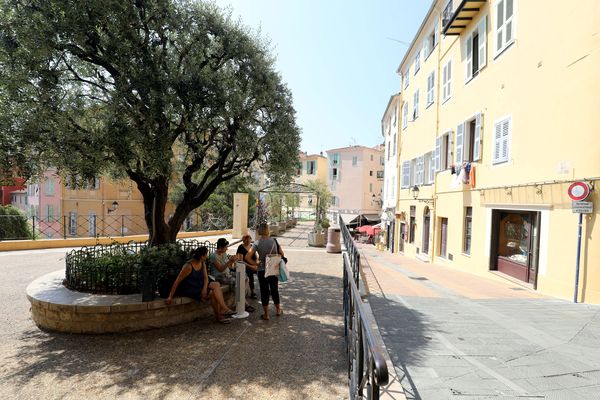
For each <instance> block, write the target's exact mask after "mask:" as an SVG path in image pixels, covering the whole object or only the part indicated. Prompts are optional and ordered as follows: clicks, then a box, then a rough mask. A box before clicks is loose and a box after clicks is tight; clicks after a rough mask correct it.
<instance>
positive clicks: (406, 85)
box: [404, 67, 410, 89]
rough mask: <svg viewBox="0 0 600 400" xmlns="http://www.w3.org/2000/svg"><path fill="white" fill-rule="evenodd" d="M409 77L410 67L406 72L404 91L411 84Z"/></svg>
mask: <svg viewBox="0 0 600 400" xmlns="http://www.w3.org/2000/svg"><path fill="white" fill-rule="evenodd" d="M409 76H410V67H409V68H408V69H407V70H406V73H405V74H404V89H406V88H407V87H408V85H409V83H410V82H409V81H410V79H409Z"/></svg>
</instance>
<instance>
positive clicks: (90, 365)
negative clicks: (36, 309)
mask: <svg viewBox="0 0 600 400" xmlns="http://www.w3.org/2000/svg"><path fill="white" fill-rule="evenodd" d="M306 229H308V226H299V228H296V229H294V230H292V231H290V232H287V233H286V234H285V235H284V237H281V238H280V243H281V244H282V246H284V249H286V250H287V256H288V258H289V259H290V271H291V274H292V280H291V281H290V282H288V283H286V284H284V285H281V286H280V292H281V295H282V304H283V307H284V315H283V316H281V317H276V316H275V315H274V309H271V313H272V316H271V320H270V321H262V320H260V318H259V316H260V314H259V311H257V312H255V313H253V314H251V315H250V317H249V318H247V319H244V320H238V321H234V322H233V323H232V324H230V325H220V324H216V323H214V322H213V321H212V320H210V319H205V320H198V321H195V322H193V323H189V324H184V325H179V326H176V327H171V328H165V329H155V330H150V331H145V332H136V333H127V334H110V335H69V334H60V333H52V332H44V331H41V330H40V329H38V328H37V327H36V326H35V325H34V324H33V322H32V320H31V318H30V315H29V303H28V301H27V299H26V298H25V288H26V286H27V285H28V284H29V283H30V282H31V281H32V280H34V279H35V278H37V277H39V276H41V275H43V274H46V273H48V272H52V271H55V270H58V269H61V268H64V254H65V250H64V249H62V250H61V249H52V250H36V251H20V252H4V253H0V271H1V276H2V278H3V279H2V281H1V283H0V287H1V290H0V293H1V294H0V296H1V297H0V298H1V300H2V301H1V302H0V358H1V362H0V382H2V383H1V385H0V397H2V398H8V399H33V398H35V399H38V398H44V399H81V398H86V399H100V398H102V399H105V398H121V399H142V398H143V399H181V398H184V399H204V398H210V399H241V398H244V399H266V398H269V399H343V398H346V397H347V385H346V379H347V378H346V377H347V375H346V365H345V359H346V355H345V350H344V348H345V347H344V336H343V318H342V304H341V299H342V297H341V296H342V292H341V271H342V268H341V263H342V261H341V256H340V255H339V254H327V253H326V252H325V250H324V249H312V248H307V247H305V246H306V240H305V237H306ZM232 250H233V249H232ZM252 302H253V304H254V305H255V306H256V307H257V308H259V304H258V303H256V302H255V301H252Z"/></svg>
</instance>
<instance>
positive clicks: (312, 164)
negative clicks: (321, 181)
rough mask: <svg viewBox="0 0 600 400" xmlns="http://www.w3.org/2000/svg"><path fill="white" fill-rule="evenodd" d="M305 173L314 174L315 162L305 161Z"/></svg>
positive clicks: (315, 170) (315, 169) (315, 171)
mask: <svg viewBox="0 0 600 400" xmlns="http://www.w3.org/2000/svg"><path fill="white" fill-rule="evenodd" d="M306 173H307V175H315V174H316V173H317V162H316V161H314V160H313V161H307V162H306Z"/></svg>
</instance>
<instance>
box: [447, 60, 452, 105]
mask: <svg viewBox="0 0 600 400" xmlns="http://www.w3.org/2000/svg"><path fill="white" fill-rule="evenodd" d="M447 65H448V72H447V74H448V82H447V86H448V97H450V96H452V60H450V61H448V64H447Z"/></svg>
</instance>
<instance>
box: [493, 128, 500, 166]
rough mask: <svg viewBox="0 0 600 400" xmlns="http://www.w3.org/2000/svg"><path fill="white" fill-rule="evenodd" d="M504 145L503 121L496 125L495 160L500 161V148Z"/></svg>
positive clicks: (495, 161)
mask: <svg viewBox="0 0 600 400" xmlns="http://www.w3.org/2000/svg"><path fill="white" fill-rule="evenodd" d="M501 147H502V122H499V123H497V124H496V125H494V158H493V162H494V163H498V162H500V150H501Z"/></svg>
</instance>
